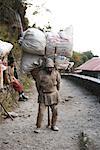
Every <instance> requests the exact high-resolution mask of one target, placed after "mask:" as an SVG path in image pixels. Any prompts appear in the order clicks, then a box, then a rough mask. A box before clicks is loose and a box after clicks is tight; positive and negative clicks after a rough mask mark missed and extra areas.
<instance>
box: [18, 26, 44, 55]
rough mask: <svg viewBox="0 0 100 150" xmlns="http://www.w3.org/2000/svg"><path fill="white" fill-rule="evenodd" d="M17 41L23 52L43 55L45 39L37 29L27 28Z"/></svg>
mask: <svg viewBox="0 0 100 150" xmlns="http://www.w3.org/2000/svg"><path fill="white" fill-rule="evenodd" d="M19 41H20V44H21V47H22V50H23V51H25V52H27V53H31V54H34V55H44V52H45V46H46V38H45V34H44V33H43V32H42V31H40V30H39V29H36V28H28V29H27V30H26V31H25V32H24V35H23V37H21V38H20V40H19Z"/></svg>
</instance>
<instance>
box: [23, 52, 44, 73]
mask: <svg viewBox="0 0 100 150" xmlns="http://www.w3.org/2000/svg"><path fill="white" fill-rule="evenodd" d="M41 58H42V56H39V55H34V54H30V53H27V52H23V54H22V58H21V71H22V72H23V73H24V72H25V73H29V72H30V71H32V70H33V69H35V68H37V67H38V66H39V65H40V63H41V62H40V60H41Z"/></svg>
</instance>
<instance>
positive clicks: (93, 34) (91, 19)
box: [26, 0, 100, 56]
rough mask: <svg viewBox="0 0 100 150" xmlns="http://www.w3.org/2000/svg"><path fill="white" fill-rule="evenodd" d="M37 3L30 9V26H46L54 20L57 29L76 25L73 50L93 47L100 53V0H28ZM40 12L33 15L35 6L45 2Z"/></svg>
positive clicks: (81, 50)
mask: <svg viewBox="0 0 100 150" xmlns="http://www.w3.org/2000/svg"><path fill="white" fill-rule="evenodd" d="M27 1H28V2H29V3H31V4H33V5H32V6H31V7H29V8H28V9H27V12H26V16H27V17H28V19H29V25H30V26H32V25H33V24H34V23H36V25H37V26H40V27H43V26H44V25H47V24H48V21H49V22H50V25H51V27H52V29H53V31H55V32H57V31H59V30H60V29H65V28H66V27H68V26H70V25H72V26H73V50H74V51H77V52H84V51H89V50H91V51H92V53H93V54H94V55H98V56H100V21H99V20H100V19H99V18H100V0H27ZM41 4H43V6H42V9H41V11H40V13H39V14H37V15H35V16H33V15H32V13H33V12H34V6H36V5H41Z"/></svg>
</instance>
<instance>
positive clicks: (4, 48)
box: [0, 40, 13, 57]
mask: <svg viewBox="0 0 100 150" xmlns="http://www.w3.org/2000/svg"><path fill="white" fill-rule="evenodd" d="M12 48H13V45H12V44H11V43H8V42H4V41H1V40H0V57H4V56H5V55H6V54H9V52H10V51H11V49H12Z"/></svg>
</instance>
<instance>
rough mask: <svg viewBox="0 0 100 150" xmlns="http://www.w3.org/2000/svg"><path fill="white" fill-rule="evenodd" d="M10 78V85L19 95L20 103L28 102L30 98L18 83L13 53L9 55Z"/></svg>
mask: <svg viewBox="0 0 100 150" xmlns="http://www.w3.org/2000/svg"><path fill="white" fill-rule="evenodd" d="M8 76H9V82H10V84H11V85H12V86H13V88H14V90H15V91H17V92H18V93H19V101H25V100H28V97H27V96H25V94H24V90H23V85H22V84H21V83H20V82H19V81H18V74H17V71H16V66H15V63H14V58H13V56H12V53H9V55H8Z"/></svg>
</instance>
